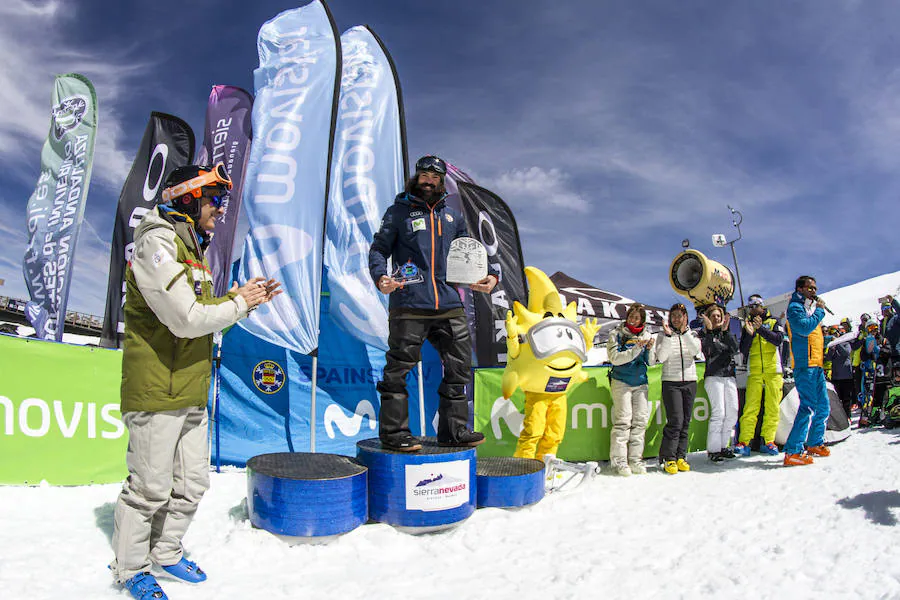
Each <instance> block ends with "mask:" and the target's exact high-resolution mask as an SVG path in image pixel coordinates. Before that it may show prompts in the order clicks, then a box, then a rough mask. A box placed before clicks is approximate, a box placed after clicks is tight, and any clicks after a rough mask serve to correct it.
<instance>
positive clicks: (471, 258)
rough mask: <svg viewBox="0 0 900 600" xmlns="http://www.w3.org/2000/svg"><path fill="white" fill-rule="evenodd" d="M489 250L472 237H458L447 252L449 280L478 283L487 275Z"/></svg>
mask: <svg viewBox="0 0 900 600" xmlns="http://www.w3.org/2000/svg"><path fill="white" fill-rule="evenodd" d="M487 272H488V271H487V251H486V250H485V249H484V246H483V245H482V244H481V242H479V241H478V240H476V239H475V238H470V237H461V238H456V239H455V240H453V241H452V242H451V243H450V252H449V253H448V254H447V281H448V282H449V283H456V284H459V285H469V284H471V283H476V282H478V281H481V280H482V279H484V278H485V277H487Z"/></svg>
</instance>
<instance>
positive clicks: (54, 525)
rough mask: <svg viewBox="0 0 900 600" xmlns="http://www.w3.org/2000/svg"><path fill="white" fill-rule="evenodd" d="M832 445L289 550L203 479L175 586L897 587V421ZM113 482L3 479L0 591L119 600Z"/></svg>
mask: <svg viewBox="0 0 900 600" xmlns="http://www.w3.org/2000/svg"><path fill="white" fill-rule="evenodd" d="M832 450H833V452H834V454H833V455H832V456H831V457H829V458H824V459H817V461H816V464H814V465H812V466H808V467H793V468H786V467H782V466H781V458H780V457H777V458H774V457H763V456H761V455H754V456H753V457H751V458H747V459H739V460H735V461H730V462H728V463H726V464H724V465H714V464H712V463H709V462H708V461H706V460H705V456H704V455H703V454H694V455H692V456H691V457H690V459H691V460H692V463H693V466H694V470H693V471H692V472H690V473H680V474H678V475H675V476H670V475H666V474H664V473H662V472H657V471H656V470H655V469H651V472H650V473H649V474H648V475H646V476H634V477H631V478H628V479H623V478H618V477H614V476H611V475H601V476H598V477H597V478H595V479H593V480H592V481H588V482H586V483H585V484H584V485H582V486H580V487H578V488H577V489H576V490H574V491H573V492H569V493H565V494H557V495H552V496H548V497H547V498H545V499H544V500H543V501H541V502H540V503H538V504H537V505H535V506H533V507H529V508H526V509H522V510H518V511H506V510H500V509H482V510H478V511H476V512H475V514H474V515H473V516H472V517H471V518H469V519H468V520H467V521H466V522H464V523H462V524H461V525H460V526H459V527H457V528H455V529H453V530H451V531H448V532H443V533H438V534H429V535H422V536H412V535H408V534H404V533H400V532H398V531H396V530H394V529H393V528H391V527H389V526H387V525H381V524H372V525H364V526H362V527H360V528H358V529H356V530H354V531H352V532H350V533H349V534H347V535H344V536H342V537H339V538H337V539H335V540H333V541H331V542H329V543H326V544H301V545H294V546H289V545H288V544H286V543H284V542H282V541H281V540H279V539H276V538H275V537H274V536H272V535H270V534H268V533H267V532H265V531H262V530H256V529H253V528H252V527H251V526H250V523H249V521H248V520H247V514H246V508H245V506H244V498H245V494H246V476H245V474H244V473H243V472H240V471H231V472H227V473H221V474H215V473H214V474H213V478H212V488H211V489H210V491H209V492H208V494H207V496H206V497H205V498H204V500H203V503H202V504H201V506H200V510H199V512H198V514H197V517H196V520H195V521H194V524H193V526H192V527H191V529H190V531H189V532H188V535H187V537H186V539H185V544H186V547H187V548H188V549H189V553H190V555H191V557H192V558H193V559H195V560H197V561H198V562H199V563H200V564H201V566H202V567H203V568H204V569H205V570H206V571H207V572H208V573H209V577H210V578H209V580H208V581H207V582H206V583H204V584H202V585H200V586H196V587H194V586H189V585H187V584H183V583H180V582H174V581H165V582H163V586H164V589H165V590H166V591H167V593H168V594H169V597H170V598H172V599H173V600H174V599H201V598H215V599H216V600H226V599H230V598H240V599H243V600H246V599H255V598H262V599H265V600H276V599H280V598H292V599H294V598H331V599H344V598H367V599H370V598H372V599H381V598H385V599H387V598H429V599H439V598H448V599H449V598H453V599H457V598H492V599H495V600H501V599H505V598H510V599H513V598H515V599H517V600H518V599H523V598H541V599H546V598H576V597H577V598H586V597H609V596H611V597H615V598H719V599H721V598H742V597H746V598H753V599H758V598H900V544H898V543H897V540H898V539H900V538H898V533H900V527H898V521H900V492H898V482H900V431H898V430H893V431H886V430H882V429H876V430H867V431H862V432H858V433H857V432H854V435H852V436H851V437H850V438H849V439H848V440H847V441H845V442H842V443H840V444H837V445H836V446H834V447H833V448H832ZM118 489H119V486H118V485H98V486H90V487H72V488H54V487H32V488H28V487H0V505H2V506H3V515H2V517H0V590H2V593H0V596H2V597H3V598H29V599H33V600H44V599H56V598H79V599H82V598H87V599H103V598H122V597H125V594H124V592H121V591H120V590H118V589H117V588H116V587H114V586H113V585H112V584H111V580H110V578H109V575H108V573H107V571H106V563H107V562H108V561H109V560H110V559H111V555H110V546H109V539H110V536H111V535H112V514H113V503H114V501H115V499H116V495H117V493H118Z"/></svg>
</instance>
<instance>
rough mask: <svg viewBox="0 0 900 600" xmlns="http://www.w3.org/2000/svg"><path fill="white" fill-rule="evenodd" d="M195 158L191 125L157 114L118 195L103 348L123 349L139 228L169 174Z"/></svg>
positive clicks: (158, 199)
mask: <svg viewBox="0 0 900 600" xmlns="http://www.w3.org/2000/svg"><path fill="white" fill-rule="evenodd" d="M192 156H194V132H193V131H192V130H191V127H190V125H188V124H187V123H185V122H184V121H182V120H181V119H179V118H178V117H173V116H172V115H167V114H165V113H159V112H153V113H151V114H150V122H149V123H147V129H145V130H144V138H143V139H142V140H141V146H140V148H138V153H137V156H136V157H135V158H134V162H133V163H132V165H131V171H130V172H129V173H128V178H127V179H126V180H125V185H124V186H122V193H121V194H120V195H119V207H118V209H117V211H116V223H115V227H114V229H113V241H112V248H111V249H110V254H109V283H108V284H107V287H106V313H105V315H104V317H103V335H102V337H101V338H100V345H101V346H103V347H105V348H118V347H120V346H121V345H122V334H123V333H124V332H125V316H124V314H123V312H122V309H123V308H124V306H125V265H126V264H128V261H130V260H131V254H132V252H134V228H135V227H137V224H138V223H140V222H141V218H143V216H144V215H145V214H147V212H149V211H151V210H153V208H154V207H156V205H157V204H158V203H159V202H160V198H161V196H162V190H163V184H164V183H165V181H166V177H168V176H169V173H171V172H172V171H174V170H175V169H176V168H177V167H183V166H184V165H187V164H189V163H190V161H191V157H192Z"/></svg>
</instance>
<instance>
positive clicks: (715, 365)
mask: <svg viewBox="0 0 900 600" xmlns="http://www.w3.org/2000/svg"><path fill="white" fill-rule="evenodd" d="M730 321H731V318H730V317H729V315H728V313H726V312H725V309H724V308H722V307H721V306H717V305H713V306H710V307H709V308H708V309H706V312H704V313H703V333H702V334H701V335H700V345H701V348H702V349H703V355H704V356H705V357H706V371H705V373H704V375H703V385H704V387H705V388H706V396H707V398H708V399H709V430H708V432H707V435H706V451H707V453H708V455H709V458H710V460H712V461H713V462H721V461H723V460H725V459H726V458H733V457H734V450H733V449H732V448H730V447H729V443H730V442H731V434H732V433H733V432H734V425H735V423H737V418H738V393H737V380H736V379H735V376H734V370H735V364H734V355H735V354H737V353H738V350H739V347H738V343H737V340H735V339H734V336H733V335H731V333H730V332H729V331H728V325H729V323H730Z"/></svg>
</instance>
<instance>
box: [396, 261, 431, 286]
mask: <svg viewBox="0 0 900 600" xmlns="http://www.w3.org/2000/svg"><path fill="white" fill-rule="evenodd" d="M391 279H393V280H394V281H396V282H397V283H399V284H400V287H403V286H404V285H411V284H413V283H422V282H423V281H425V278H424V277H422V272H421V271H419V267H417V266H416V265H415V263H413V261H411V260H410V261H407V262H406V264H403V265H400V266H399V267H397V268H396V269H394V274H393V275H391Z"/></svg>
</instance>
